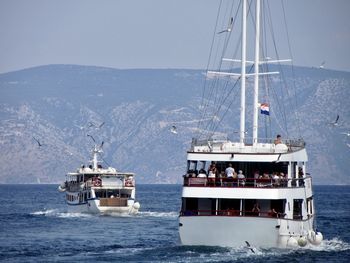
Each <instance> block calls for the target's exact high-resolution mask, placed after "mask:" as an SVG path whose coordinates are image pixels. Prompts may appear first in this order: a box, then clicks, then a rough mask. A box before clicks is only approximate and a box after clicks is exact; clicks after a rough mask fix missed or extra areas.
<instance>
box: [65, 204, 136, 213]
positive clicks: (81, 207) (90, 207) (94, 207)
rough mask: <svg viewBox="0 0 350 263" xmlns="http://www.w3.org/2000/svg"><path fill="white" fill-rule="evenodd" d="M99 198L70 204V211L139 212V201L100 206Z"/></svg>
mask: <svg viewBox="0 0 350 263" xmlns="http://www.w3.org/2000/svg"><path fill="white" fill-rule="evenodd" d="M99 204H100V201H99V200H89V201H87V202H86V203H83V204H69V203H68V212H69V213H89V214H128V215H135V214H137V213H138V211H139V208H140V204H139V203H138V202H135V203H134V202H132V203H129V204H128V206H122V207H121V206H100V205H99Z"/></svg>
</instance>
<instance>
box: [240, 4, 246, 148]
mask: <svg viewBox="0 0 350 263" xmlns="http://www.w3.org/2000/svg"><path fill="white" fill-rule="evenodd" d="M242 4H243V5H242V68H241V122H240V144H241V146H244V134H245V85H246V84H245V82H246V81H245V78H246V71H245V70H246V40H247V1H246V0H243V3H242Z"/></svg>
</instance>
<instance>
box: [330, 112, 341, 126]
mask: <svg viewBox="0 0 350 263" xmlns="http://www.w3.org/2000/svg"><path fill="white" fill-rule="evenodd" d="M338 120H339V114H338V115H337V118H336V119H335V121H334V122H330V123H329V124H331V125H333V126H338V125H339V123H338Z"/></svg>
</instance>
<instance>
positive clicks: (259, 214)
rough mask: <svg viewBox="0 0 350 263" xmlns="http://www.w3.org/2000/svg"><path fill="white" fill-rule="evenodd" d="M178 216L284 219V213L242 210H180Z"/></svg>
mask: <svg viewBox="0 0 350 263" xmlns="http://www.w3.org/2000/svg"><path fill="white" fill-rule="evenodd" d="M180 216H251V217H274V218H284V217H285V216H286V214H285V213H280V212H276V211H273V210H269V211H260V212H254V211H243V210H234V209H226V210H181V211H180Z"/></svg>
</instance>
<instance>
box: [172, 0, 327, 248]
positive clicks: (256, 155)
mask: <svg viewBox="0 0 350 263" xmlns="http://www.w3.org/2000/svg"><path fill="white" fill-rule="evenodd" d="M262 2H264V3H266V1H262ZM220 3H221V2H220ZM236 3H237V2H236ZM253 3H255V4H253ZM237 8H239V9H241V10H242V15H241V19H242V31H241V33H242V36H241V38H240V40H241V47H242V57H241V59H232V58H224V57H223V56H224V55H226V54H225V52H224V51H223V52H222V53H220V52H217V53H218V54H219V59H218V60H219V66H218V70H217V71H208V79H210V80H208V81H211V82H210V85H208V87H207V88H208V90H209V91H208V93H209V95H208V97H209V99H210V96H212V97H213V96H215V102H214V103H213V104H212V105H210V104H209V103H208V101H209V99H208V98H204V99H202V101H204V102H205V103H206V105H205V107H207V108H204V107H203V108H204V109H203V111H204V113H203V117H206V116H208V112H209V111H210V108H209V106H211V107H212V108H214V110H213V112H214V113H216V114H217V113H218V112H220V109H222V108H224V107H222V106H223V105H222V104H223V103H224V102H225V101H226V98H228V97H229V96H231V97H232V96H233V95H232V94H230V93H228V92H227V91H228V90H229V89H228V88H227V87H231V86H232V87H235V86H236V84H237V83H238V82H240V84H241V96H240V98H241V101H240V105H237V108H239V109H240V122H239V124H240V131H239V135H240V136H239V140H237V141H233V140H232V141H231V140H229V139H227V138H225V139H215V138H213V137H212V136H213V134H214V133H215V130H214V131H209V132H208V135H206V134H205V133H206V131H207V130H209V127H214V128H215V129H218V130H220V122H217V123H215V122H214V121H213V122H212V123H209V124H208V125H206V124H205V125H203V127H198V129H197V130H198V131H200V132H199V136H198V137H197V138H194V139H193V140H192V145H191V148H190V149H189V151H188V152H187V172H186V173H185V175H184V182H183V189H182V207H181V211H180V216H179V234H180V239H181V242H182V244H184V245H205V246H228V247H242V246H248V247H250V246H253V247H281V248H286V247H298V246H300V247H303V246H306V245H307V244H313V245H318V244H320V243H321V242H322V239H323V236H322V234H321V233H320V232H318V231H317V230H316V227H315V218H316V212H315V206H314V195H313V190H312V178H311V176H310V175H309V174H308V173H307V162H308V156H307V153H306V148H305V143H304V141H303V140H302V139H296V140H292V139H283V141H281V139H280V136H277V138H276V140H274V139H271V137H270V138H269V137H264V138H258V126H259V125H258V124H259V122H258V115H259V109H260V110H261V112H260V113H261V114H263V115H262V116H264V118H265V119H264V120H265V122H262V121H261V122H260V123H267V124H269V123H270V115H269V108H268V106H269V104H267V103H259V100H265V102H266V100H267V99H268V98H267V96H268V94H266V95H265V96H264V97H263V96H260V97H259V78H260V77H264V78H267V77H268V76H269V75H273V74H277V73H278V72H269V71H268V70H266V68H264V69H265V71H264V72H260V70H262V67H261V65H265V64H267V63H279V62H280V61H282V60H271V59H262V58H261V55H260V54H259V52H260V51H261V50H264V49H263V48H262V47H261V46H260V44H261V43H265V41H263V40H261V39H259V33H260V24H259V23H260V21H264V20H262V19H261V18H260V13H259V12H260V0H254V1H250V4H249V10H250V12H252V10H254V11H255V12H256V15H254V14H249V15H248V12H247V10H248V9H247V0H242V1H239V3H238V4H237ZM231 10H234V8H231ZM225 11H227V12H228V10H225ZM225 11H223V12H222V13H225V14H226V13H227V12H225ZM266 13H269V12H266ZM231 15H232V17H234V18H232V17H231V19H230V20H229V21H230V23H229V26H228V29H226V30H222V31H220V32H219V33H218V34H216V35H217V36H218V37H221V39H222V40H223V41H225V42H224V44H223V45H222V46H223V47H224V48H225V49H226V48H227V47H229V45H228V44H227V41H228V40H229V38H230V34H231V33H232V34H234V33H236V31H237V30H239V29H237V28H239V27H236V26H235V22H236V20H237V19H236V16H237V12H236V10H234V11H233V13H232V14H231ZM231 15H230V16H231ZM250 16H252V17H253V19H252V20H253V21H254V23H255V25H253V28H254V29H253V32H255V60H254V61H248V60H247V59H246V51H245V49H246V46H247V45H246V31H247V29H246V23H247V21H246V20H247V18H248V17H249V18H250ZM254 17H255V18H254ZM217 24H219V25H221V24H220V23H217ZM219 30H220V29H219ZM219 30H218V31H219ZM234 30H235V31H234ZM254 30H255V31H254ZM264 32H265V31H264ZM238 33H240V32H238ZM223 34H227V35H226V36H223ZM250 46H254V45H250ZM238 47H239V45H238ZM214 50H215V49H214ZM227 53H229V52H228V51H227ZM224 62H226V63H227V62H228V63H233V62H239V63H240V64H241V72H240V73H236V72H235V70H234V68H233V66H232V68H230V70H227V71H224V69H225V68H224V66H222V63H224ZM208 64H209V63H208ZM247 64H248V65H249V64H250V65H253V66H254V67H253V66H251V67H250V70H251V72H249V74H248V73H246V67H247ZM253 68H254V70H253ZM209 76H210V78H209ZM249 77H253V78H254V87H251V88H252V90H254V92H251V93H250V94H252V97H253V98H251V99H250V101H251V102H252V103H253V105H251V107H250V109H252V110H251V111H252V120H253V123H252V124H253V125H252V135H253V137H252V138H246V137H245V135H246V129H245V123H246V113H245V109H246V98H245V96H246V95H245V90H246V79H248V78H249ZM220 81H223V82H224V83H223V85H222V86H218V85H219V83H220ZM247 82H248V81H247ZM250 83H252V84H253V81H251V82H250ZM250 83H249V84H250ZM263 83H265V85H268V84H269V83H271V82H269V81H268V80H265V81H264V82H263ZM215 85H217V86H215ZM247 86H248V85H247ZM253 88H254V89H253ZM232 89H233V88H232ZM232 89H231V90H232ZM266 89H267V88H266ZM219 90H223V91H225V90H226V92H227V93H226V94H224V95H222V96H221V97H220V94H216V93H217V92H218V91H219ZM203 94H204V92H203ZM231 97H230V98H231ZM236 97H237V96H236ZM231 104H232V102H231ZM207 105H209V106H207ZM215 107H217V108H215ZM205 111H206V112H205ZM226 112H227V110H226V111H224V113H223V114H225V113H226ZM273 113H274V115H276V113H275V112H273ZM213 116H216V115H213ZM273 117H275V116H273ZM213 120H214V118H213ZM220 120H221V119H220ZM287 122H288V121H286V123H287ZM213 123H214V124H213ZM290 125H292V126H293V125H294V126H295V125H297V123H296V122H290ZM266 130H267V129H266ZM200 136H202V137H200ZM205 136H207V137H205ZM233 169H234V170H235V171H233ZM237 173H238V174H237ZM243 175H245V176H243Z"/></svg>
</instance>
